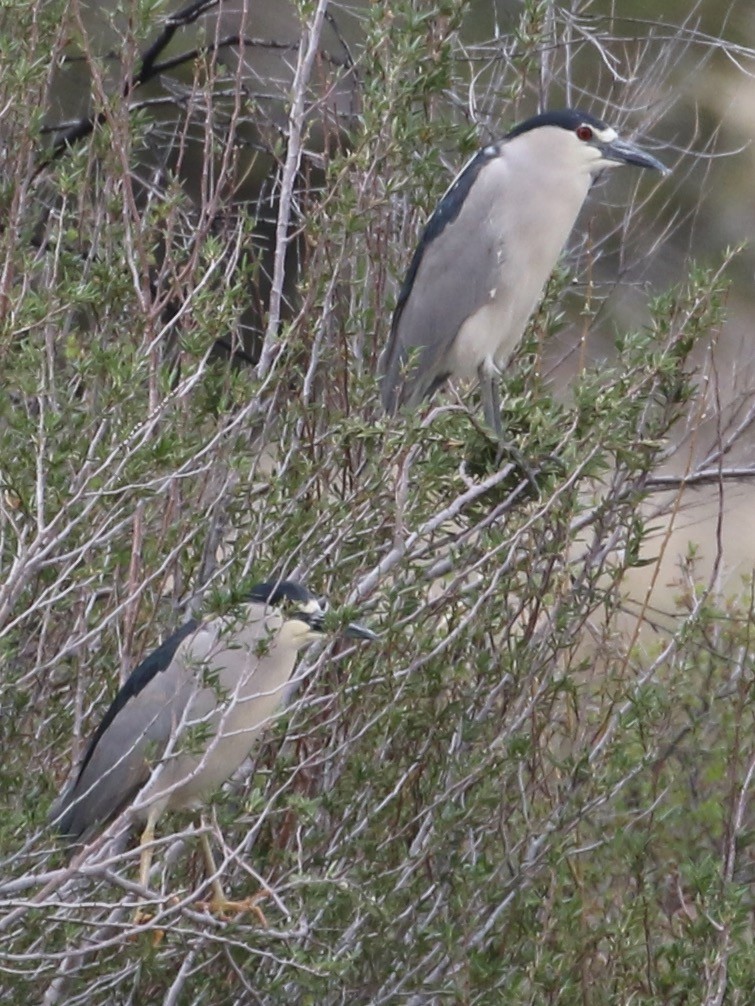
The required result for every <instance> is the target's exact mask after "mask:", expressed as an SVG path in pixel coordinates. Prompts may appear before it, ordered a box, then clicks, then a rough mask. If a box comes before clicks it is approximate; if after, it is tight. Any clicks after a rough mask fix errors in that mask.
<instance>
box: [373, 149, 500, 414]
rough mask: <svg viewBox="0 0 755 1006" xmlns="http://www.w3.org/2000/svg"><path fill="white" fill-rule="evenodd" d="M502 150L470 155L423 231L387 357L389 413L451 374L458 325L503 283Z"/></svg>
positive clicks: (385, 379)
mask: <svg viewBox="0 0 755 1006" xmlns="http://www.w3.org/2000/svg"><path fill="white" fill-rule="evenodd" d="M500 151H501V145H500V144H499V145H495V146H491V147H486V148H485V149H484V150H481V151H479V153H478V154H476V155H475V157H473V158H472V160H471V161H470V162H469V163H468V164H467V165H466V167H465V168H464V169H463V170H462V171H461V173H460V174H459V175H458V177H457V178H456V179H455V181H454V182H453V183H452V184H451V186H450V188H449V189H448V191H447V192H446V194H445V195H444V196H443V198H442V199H441V201H440V203H439V204H438V206H437V208H436V210H435V212H434V213H433V215H432V217H431V218H430V220H429V222H428V224H427V227H426V228H425V230H424V232H423V234H422V237H421V239H420V242H419V245H418V246H417V250H416V251H415V253H414V258H413V259H412V263H411V265H410V267H409V272H408V273H407V276H406V279H405V281H404V285H403V287H402V289H401V293H400V294H399V299H398V303H397V305H396V310H395V312H394V315H393V323H392V326H391V334H390V338H389V341H388V346H387V348H386V351H385V354H384V356H383V358H382V360H381V372H382V382H381V393H382V398H383V407H384V408H385V411H386V412H388V413H389V414H391V413H394V412H396V411H397V410H398V409H399V408H400V407H401V406H402V405H410V406H416V405H418V404H419V402H421V401H422V399H423V398H426V397H427V396H428V395H430V394H432V392H433V391H434V390H435V389H436V388H437V387H439V386H440V385H441V384H442V383H443V382H444V381H445V380H446V378H448V377H449V376H451V370H450V368H449V355H450V350H451V347H452V346H453V342H454V340H455V338H456V336H457V334H458V332H459V329H460V328H461V326H462V325H463V324H464V322H465V321H466V320H467V318H469V317H471V316H472V315H473V314H475V313H476V312H477V311H478V310H479V308H481V307H483V306H484V305H485V303H487V301H488V300H489V299H490V292H491V290H492V289H493V288H495V286H496V285H497V283H498V278H499V274H500V268H501V266H500V253H501V251H502V249H501V247H500V234H499V228H497V226H496V219H495V218H496V216H497V214H496V212H495V207H496V201H497V200H498V201H499V200H500V172H499V171H498V170H496V166H497V165H499V164H500ZM410 360H413V363H412V365H411V367H410V369H409V370H408V372H407V367H409V363H410Z"/></svg>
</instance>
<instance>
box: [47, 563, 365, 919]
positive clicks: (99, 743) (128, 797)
mask: <svg viewBox="0 0 755 1006" xmlns="http://www.w3.org/2000/svg"><path fill="white" fill-rule="evenodd" d="M324 631H325V629H324V608H323V607H322V606H321V604H320V603H319V602H318V601H317V600H316V599H315V598H314V597H313V596H312V594H311V593H310V592H309V591H308V590H307V589H306V588H305V587H303V586H302V585H301V584H298V583H294V582H292V581H287V580H284V581H281V582H278V583H262V584H258V585H257V586H255V587H253V588H252V589H251V591H250V592H249V594H248V596H247V597H246V599H245V602H244V604H243V613H242V615H241V616H240V617H238V616H237V617H234V616H232V615H223V616H220V617H218V618H213V619H211V620H209V621H204V622H202V621H197V620H192V621H189V622H187V623H186V624H185V625H183V626H182V627H181V628H180V629H178V631H177V632H175V633H173V635H172V636H170V637H169V638H168V639H167V640H166V641H165V642H164V643H163V644H162V645H161V646H159V647H158V648H157V649H156V650H155V651H154V652H153V653H151V654H150V655H149V656H148V657H147V658H146V659H145V660H144V661H142V663H141V664H139V666H138V667H137V668H136V669H135V670H134V672H133V673H132V674H131V676H130V677H129V679H128V680H127V681H126V683H125V684H124V685H123V687H122V688H121V689H120V691H119V692H118V694H117V695H116V697H115V699H114V700H113V702H112V704H111V705H110V708H109V709H108V710H107V712H106V713H105V715H104V717H103V718H102V720H101V722H100V724H99V726H98V727H97V729H96V730H95V731H94V734H93V735H92V738H91V740H90V741H89V744H88V746H87V749H86V752H85V754H84V757H83V759H82V761H81V764H80V766H79V768H78V771H77V772H76V775H75V777H74V779H73V780H72V782H71V783H70V784H69V786H68V787H67V788H66V790H65V791H64V793H63V794H62V795H61V797H60V798H59V799H58V800H57V801H56V802H55V804H54V805H53V808H52V810H51V812H50V819H51V822H52V823H53V824H54V826H55V827H56V828H57V830H58V831H59V832H60V834H61V835H62V836H64V838H65V839H66V840H67V841H68V842H69V843H70V844H71V845H73V846H80V845H81V844H82V843H84V842H86V841H88V840H89V839H90V838H92V837H93V836H94V835H95V834H96V833H97V832H99V831H101V830H102V829H103V828H104V827H105V826H106V825H107V824H108V823H109V822H110V821H112V820H113V819H114V818H115V817H116V816H117V815H118V814H120V812H121V811H123V810H124V809H125V808H127V807H128V806H129V805H130V804H131V803H132V802H134V801H135V804H136V806H135V809H134V818H135V820H136V821H137V822H139V823H140V824H141V825H142V826H143V832H142V837H141V846H142V853H141V864H140V874H139V878H140V883H141V885H142V887H146V886H147V883H148V880H149V869H150V864H151V858H152V844H151V843H152V841H153V839H154V831H155V824H156V822H157V820H158V818H159V817H160V815H161V814H162V813H163V812H164V811H166V810H178V809H180V808H184V807H192V806H196V805H197V804H201V803H202V802H203V801H204V800H206V799H207V798H208V797H209V795H210V794H211V793H212V792H213V791H214V790H216V789H217V788H218V787H219V786H220V785H221V784H222V783H223V782H225V780H226V779H228V778H229V777H230V776H231V775H232V774H233V773H234V772H235V771H236V770H237V769H238V768H239V766H240V765H241V764H242V762H243V761H244V760H245V759H246V757H247V756H248V755H249V753H250V751H251V749H252V747H253V745H254V741H255V739H256V738H257V736H258V735H259V733H260V731H261V730H262V729H263V728H264V727H265V726H266V725H267V724H268V723H270V722H271V721H272V719H273V718H274V716H275V713H276V711H277V710H278V708H279V707H280V705H281V704H282V702H283V701H284V699H285V696H286V693H287V689H288V685H289V681H290V678H291V675H292V673H293V670H294V665H295V663H296V656H297V654H298V652H299V650H301V649H302V648H303V647H305V646H307V644H309V643H311V642H312V641H313V640H315V639H319V638H321V637H322V636H323V634H324ZM344 631H345V635H347V636H351V637H354V638H356V639H376V638H377V637H376V635H375V633H374V632H371V631H370V630H369V629H367V628H364V627H363V626H361V625H356V624H350V625H347V626H346V628H345V630H344ZM203 850H204V853H205V857H206V860H207V865H208V869H209V870H210V871H211V876H214V877H215V879H214V880H213V892H214V897H213V899H212V902H211V905H212V907H213V910H216V911H218V912H222V911H224V910H225V909H226V907H238V906H241V905H243V904H245V903H241V902H230V901H227V899H226V898H225V896H224V895H223V892H222V888H221V887H220V884H219V881H217V878H216V870H215V869H214V862H213V859H212V852H211V850H210V846H209V842H208V841H207V837H206V835H205V834H204V832H203Z"/></svg>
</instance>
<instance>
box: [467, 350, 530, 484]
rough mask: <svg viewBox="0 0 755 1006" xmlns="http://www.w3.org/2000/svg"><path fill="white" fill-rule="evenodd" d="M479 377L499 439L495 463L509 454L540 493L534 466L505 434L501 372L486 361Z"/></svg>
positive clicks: (485, 408)
mask: <svg viewBox="0 0 755 1006" xmlns="http://www.w3.org/2000/svg"><path fill="white" fill-rule="evenodd" d="M477 379H478V383H479V387H480V397H481V398H482V411H483V415H484V416H485V422H486V424H487V425H488V427H489V428H490V429H491V430H493V432H494V433H495V437H496V440H497V441H498V451H497V453H496V458H495V463H496V465H499V464H500V463H501V461H502V460H503V458H504V456H505V455H507V454H508V455H509V457H511V459H512V460H513V462H514V464H515V465H516V466H517V468H518V469H519V470H520V471H521V472H523V473H524V476H525V478H526V479H527V481H528V482H529V484H530V486H531V487H532V489H533V490H534V492H535V495H536V496H537V495H539V493H540V491H539V489H538V485H537V480H536V478H535V472H534V471H533V470H532V466H531V465H530V464H529V463H528V462H527V459H526V458H525V457H524V455H523V454H522V452H521V451H520V450H519V448H518V447H516V446H515V445H514V444H512V443H511V441H510V440H507V439H506V438H505V437H504V435H503V423H502V422H501V391H500V383H499V382H500V380H501V374H500V372H499V370H498V369H497V368H496V367H495V365H494V364H492V363H490V362H489V361H485V362H483V363H481V364H480V366H479V367H478V370H477Z"/></svg>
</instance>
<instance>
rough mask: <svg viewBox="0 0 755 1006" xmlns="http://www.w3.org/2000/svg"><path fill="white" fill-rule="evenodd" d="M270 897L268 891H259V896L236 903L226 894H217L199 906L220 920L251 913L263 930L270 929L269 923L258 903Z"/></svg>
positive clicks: (198, 904)
mask: <svg viewBox="0 0 755 1006" xmlns="http://www.w3.org/2000/svg"><path fill="white" fill-rule="evenodd" d="M269 896H270V892H269V891H268V890H266V889H264V888H263V889H262V890H261V891H258V892H257V894H253V895H252V896H251V897H249V898H242V899H241V901H234V900H232V899H231V898H226V896H225V895H224V894H222V893H221V894H218V893H217V892H216V893H215V894H213V896H212V897H211V898H210V899H209V901H199V902H197V906H198V907H199V908H202V909H204V910H205V911H207V912H210V914H212V915H215V916H216V917H217V918H219V919H233V918H236V917H238V916H239V915H245V914H246V913H247V912H251V913H252V914H253V915H255V916H256V917H257V921H258V922H259V924H260V925H261V926H262V928H263V929H268V928H269V926H268V921H267V919H266V918H265V913H264V912H263V911H262V909H261V908H260V906H259V904H258V902H260V901H264V900H265V898H268V897H269Z"/></svg>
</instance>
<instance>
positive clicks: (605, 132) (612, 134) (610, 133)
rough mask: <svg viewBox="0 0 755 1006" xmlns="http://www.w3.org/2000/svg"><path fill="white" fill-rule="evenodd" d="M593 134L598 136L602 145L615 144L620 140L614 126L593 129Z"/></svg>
mask: <svg viewBox="0 0 755 1006" xmlns="http://www.w3.org/2000/svg"><path fill="white" fill-rule="evenodd" d="M593 133H594V134H595V136H597V138H598V139H599V140H600V142H601V143H613V141H614V140H617V139H618V138H619V134H618V133H617V132H616V130H615V129H614V128H613V126H606V128H605V129H596V128H595V127H593Z"/></svg>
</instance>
